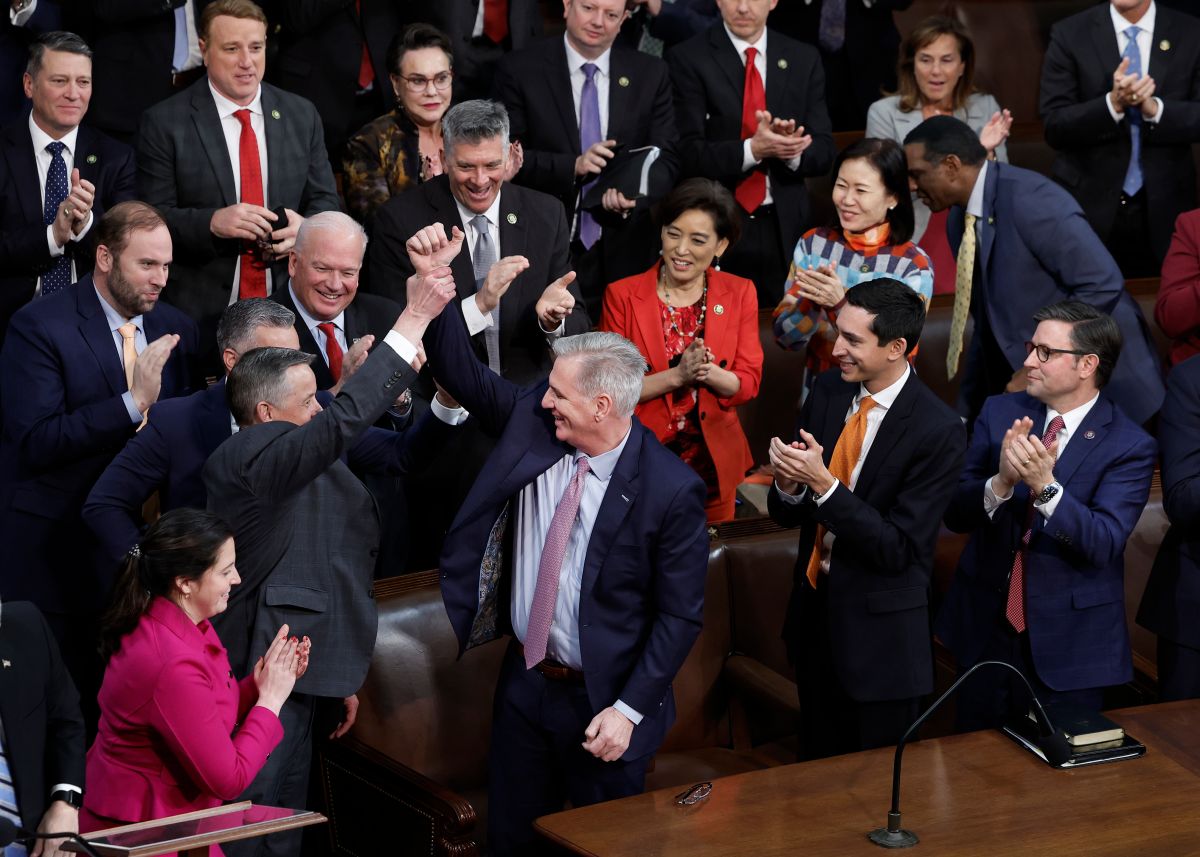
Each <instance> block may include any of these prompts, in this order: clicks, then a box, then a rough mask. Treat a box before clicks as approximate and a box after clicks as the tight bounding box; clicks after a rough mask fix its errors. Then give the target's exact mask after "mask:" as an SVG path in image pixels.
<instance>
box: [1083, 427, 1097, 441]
mask: <svg viewBox="0 0 1200 857" xmlns="http://www.w3.org/2000/svg"><path fill="white" fill-rule="evenodd" d="M1083 436H1084V437H1085V438H1086V439H1087V440H1095V439H1096V433H1095V432H1094V431H1092V430H1091V429H1088V430H1087V431H1085V432H1084V433H1083Z"/></svg>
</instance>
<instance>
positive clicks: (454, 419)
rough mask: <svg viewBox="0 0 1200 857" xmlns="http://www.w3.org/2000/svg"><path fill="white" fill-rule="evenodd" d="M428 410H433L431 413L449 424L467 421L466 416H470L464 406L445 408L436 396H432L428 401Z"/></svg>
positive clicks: (460, 423)
mask: <svg viewBox="0 0 1200 857" xmlns="http://www.w3.org/2000/svg"><path fill="white" fill-rule="evenodd" d="M429 410H431V411H433V415H434V416H435V417H437V418H438V419H439V420H441V421H442V422H444V423H445V424H446V425H451V426H457V425H462V424H463V423H465V422H466V421H467V417H468V416H470V414H468V413H467V409H466V408H463V407H458V408H447V407H446V406H445V405H443V404H442V403H441V402H439V401H438V398H437V396H434V397H433V400H432V401H431V402H430V403H429Z"/></svg>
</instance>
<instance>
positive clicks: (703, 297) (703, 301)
mask: <svg viewBox="0 0 1200 857" xmlns="http://www.w3.org/2000/svg"><path fill="white" fill-rule="evenodd" d="M701 276H702V277H704V290H703V291H702V292H701V293H700V318H699V319H698V320H697V321H696V329H695V331H693V332H692V334H691V335H690V336H689V335H688V334H686V333H684V332H683V331H682V330H680V329H679V314H678V313H676V312H675V307H674V306H672V305H671V289H670V287H669V286H668V285H667V274H666V271H664V270H663V268H662V267H660V268H659V269H658V284H659V285H660V286H661V287H662V290H663V298H664V303H665V304H666V306H667V315H668V316H670V319H671V330H673V331H675V334H676V335H677V336H678V337H679V338H680V339H692V340H695V338H696V337H697V336H699V335H700V331H702V330H704V316H705V313H707V312H708V272H707V271H705V272H704V273H703V274H702V275H701Z"/></svg>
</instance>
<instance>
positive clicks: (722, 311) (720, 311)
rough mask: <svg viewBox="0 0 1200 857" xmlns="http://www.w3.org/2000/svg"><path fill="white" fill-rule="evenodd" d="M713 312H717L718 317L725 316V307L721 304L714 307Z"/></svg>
mask: <svg viewBox="0 0 1200 857" xmlns="http://www.w3.org/2000/svg"><path fill="white" fill-rule="evenodd" d="M713 312H715V313H716V314H717V315H724V314H725V307H723V306H721V304H717V305H716V306H714V307H713Z"/></svg>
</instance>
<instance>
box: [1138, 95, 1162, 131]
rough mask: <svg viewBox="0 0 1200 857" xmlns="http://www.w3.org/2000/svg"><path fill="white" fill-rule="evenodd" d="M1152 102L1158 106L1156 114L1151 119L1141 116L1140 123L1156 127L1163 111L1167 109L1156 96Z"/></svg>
mask: <svg viewBox="0 0 1200 857" xmlns="http://www.w3.org/2000/svg"><path fill="white" fill-rule="evenodd" d="M1154 101H1155V103H1156V104H1158V112H1157V113H1155V114H1154V117H1153V118H1151V117H1149V116H1142V121H1144V122H1149V123H1150V124H1151V125H1157V124H1158V123H1159V122H1161V121H1162V117H1163V111H1164V110H1166V109H1167V108H1166V105H1164V104H1163V100H1162V99H1161V98H1159V97H1158V96H1157V95H1155V96H1154Z"/></svg>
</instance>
